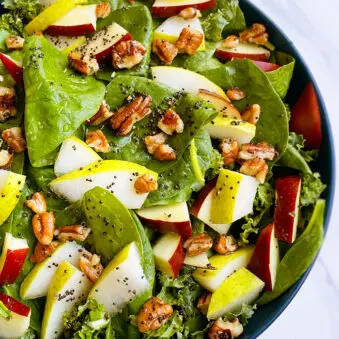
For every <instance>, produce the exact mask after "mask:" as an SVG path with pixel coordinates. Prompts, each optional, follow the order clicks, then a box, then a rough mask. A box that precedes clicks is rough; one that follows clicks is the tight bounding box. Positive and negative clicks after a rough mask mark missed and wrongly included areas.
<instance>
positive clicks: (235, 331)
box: [208, 318, 244, 339]
mask: <svg viewBox="0 0 339 339" xmlns="http://www.w3.org/2000/svg"><path fill="white" fill-rule="evenodd" d="M243 331H244V328H243V326H242V324H241V323H240V321H239V319H238V318H234V319H233V320H231V321H223V320H222V319H221V318H220V319H218V320H217V321H215V322H214V324H213V326H212V327H211V328H210V330H209V331H208V338H209V339H228V338H229V339H232V338H237V337H239V336H240V335H241V334H242V333H243Z"/></svg>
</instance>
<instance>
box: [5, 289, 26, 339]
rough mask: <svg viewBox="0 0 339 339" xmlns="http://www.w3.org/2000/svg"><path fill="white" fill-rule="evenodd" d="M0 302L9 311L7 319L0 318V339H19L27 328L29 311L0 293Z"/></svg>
mask: <svg viewBox="0 0 339 339" xmlns="http://www.w3.org/2000/svg"><path fill="white" fill-rule="evenodd" d="M0 302H2V303H3V304H4V305H5V307H6V308H7V309H8V311H10V316H9V318H3V317H1V316H0V338H19V337H20V338H21V337H22V336H23V335H24V334H25V332H26V331H27V329H28V327H29V323H30V319H31V309H30V308H29V307H28V306H26V305H24V304H22V303H21V302H19V301H18V300H16V299H14V298H12V297H10V296H8V295H6V294H3V293H0Z"/></svg>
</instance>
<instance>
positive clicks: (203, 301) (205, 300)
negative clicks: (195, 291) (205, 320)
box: [197, 293, 212, 315]
mask: <svg viewBox="0 0 339 339" xmlns="http://www.w3.org/2000/svg"><path fill="white" fill-rule="evenodd" d="M211 298H212V293H207V294H205V295H203V296H202V297H200V298H199V300H198V304H197V308H198V309H199V310H200V312H201V313H202V314H205V315H206V314H207V311H208V307H209V305H210V303H211Z"/></svg>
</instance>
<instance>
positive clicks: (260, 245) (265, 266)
mask: <svg viewBox="0 0 339 339" xmlns="http://www.w3.org/2000/svg"><path fill="white" fill-rule="evenodd" d="M278 264H279V243H278V239H277V238H276V237H275V232H274V225H273V224H272V225H268V226H266V227H265V228H264V229H263V230H262V231H261V233H260V235H259V237H258V240H257V242H256V245H255V250H254V253H253V256H252V258H251V261H250V263H249V265H248V269H249V270H250V271H251V272H253V273H254V274H255V275H256V276H257V277H259V278H260V279H261V280H263V281H264V282H265V289H266V290H267V291H273V288H274V284H275V279H276V276H277V268H278Z"/></svg>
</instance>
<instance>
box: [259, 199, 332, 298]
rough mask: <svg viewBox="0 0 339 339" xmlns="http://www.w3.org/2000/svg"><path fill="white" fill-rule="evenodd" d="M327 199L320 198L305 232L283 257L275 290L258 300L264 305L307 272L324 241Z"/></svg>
mask: <svg viewBox="0 0 339 339" xmlns="http://www.w3.org/2000/svg"><path fill="white" fill-rule="evenodd" d="M325 204H326V203H325V201H324V200H318V201H317V203H316V205H315V208H314V211H313V215H312V218H311V220H310V222H309V224H308V225H307V227H306V229H305V230H304V232H303V233H302V234H301V236H300V237H299V238H298V239H297V240H296V242H295V243H294V244H293V245H292V247H291V248H290V249H289V251H288V252H287V253H286V254H285V256H284V257H283V258H282V260H281V262H280V264H279V266H278V272H277V278H276V283H275V286H274V289H273V292H265V293H264V294H263V295H262V296H261V297H260V298H259V300H258V301H257V303H258V304H259V305H264V304H267V303H269V302H271V301H272V300H274V299H276V298H278V297H279V296H280V295H281V294H283V293H284V292H285V291H287V290H288V289H289V288H290V287H291V286H292V285H293V284H294V283H296V282H297V281H298V280H299V278H300V277H301V276H302V275H303V274H304V273H305V272H306V270H307V269H308V267H309V266H310V265H311V263H312V262H313V260H314V258H315V257H316V255H317V253H318V251H319V249H320V247H321V245H322V242H323V232H324V230H323V226H324V225H323V223H324V213H325Z"/></svg>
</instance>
